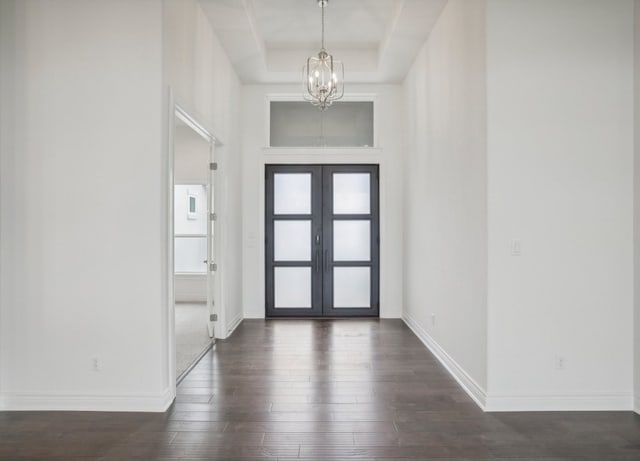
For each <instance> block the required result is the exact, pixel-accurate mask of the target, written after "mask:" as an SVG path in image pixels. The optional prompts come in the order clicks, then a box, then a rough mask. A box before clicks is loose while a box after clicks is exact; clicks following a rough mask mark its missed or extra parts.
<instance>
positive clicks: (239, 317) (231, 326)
mask: <svg viewBox="0 0 640 461" xmlns="http://www.w3.org/2000/svg"><path fill="white" fill-rule="evenodd" d="M242 320H243V318H242V312H239V313H238V315H236V316H235V317H234V318H233V320H231V322H229V323H228V326H227V338H228V337H229V336H231V335H232V334H233V332H234V331H236V328H238V327H239V326H240V324H241V323H242Z"/></svg>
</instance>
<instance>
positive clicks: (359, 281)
mask: <svg viewBox="0 0 640 461" xmlns="http://www.w3.org/2000/svg"><path fill="white" fill-rule="evenodd" d="M370 306H371V268H370V267H334V268H333V307H334V308H336V309H340V308H353V307H370Z"/></svg>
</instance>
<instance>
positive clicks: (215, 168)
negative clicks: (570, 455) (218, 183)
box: [209, 162, 218, 171]
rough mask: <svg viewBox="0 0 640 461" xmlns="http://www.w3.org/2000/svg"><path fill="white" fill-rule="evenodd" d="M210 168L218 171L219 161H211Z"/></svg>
mask: <svg viewBox="0 0 640 461" xmlns="http://www.w3.org/2000/svg"><path fill="white" fill-rule="evenodd" d="M209 169H210V170H211V171H216V170H217V169H218V162H211V163H209Z"/></svg>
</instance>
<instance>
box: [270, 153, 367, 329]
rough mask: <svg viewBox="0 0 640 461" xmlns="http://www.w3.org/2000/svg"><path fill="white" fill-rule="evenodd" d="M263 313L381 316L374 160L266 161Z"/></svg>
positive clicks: (312, 315)
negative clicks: (330, 162)
mask: <svg viewBox="0 0 640 461" xmlns="http://www.w3.org/2000/svg"><path fill="white" fill-rule="evenodd" d="M265 169H266V170H265V174H266V182H265V184H266V194H265V197H266V204H265V205H266V207H265V217H266V222H265V235H266V246H265V251H266V254H265V261H266V298H265V299H266V316H267V317H378V316H379V312H380V303H379V297H380V296H379V282H380V267H379V259H380V256H379V254H380V250H379V246H380V238H379V236H380V232H379V204H378V202H379V198H378V195H379V192H378V183H379V173H378V166H377V165H266V166H265Z"/></svg>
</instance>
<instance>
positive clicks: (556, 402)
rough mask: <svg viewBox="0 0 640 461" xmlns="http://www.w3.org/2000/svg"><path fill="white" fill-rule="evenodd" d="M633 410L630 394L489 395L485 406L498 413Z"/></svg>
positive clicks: (486, 409) (486, 408)
mask: <svg viewBox="0 0 640 461" xmlns="http://www.w3.org/2000/svg"><path fill="white" fill-rule="evenodd" d="M632 408H633V397H632V396H631V395H630V394H582V395H580V394H577V395H576V394H569V395H508V396H501V395H488V396H487V403H486V405H485V411H496V412H498V411H629V410H631V409H632ZM636 408H637V401H636ZM636 411H637V409H636Z"/></svg>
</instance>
